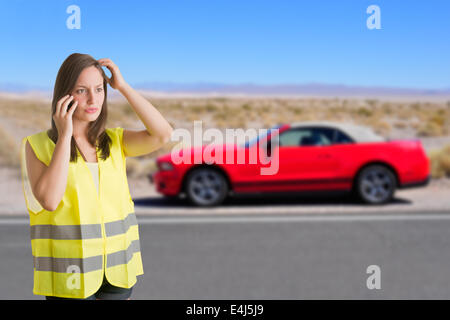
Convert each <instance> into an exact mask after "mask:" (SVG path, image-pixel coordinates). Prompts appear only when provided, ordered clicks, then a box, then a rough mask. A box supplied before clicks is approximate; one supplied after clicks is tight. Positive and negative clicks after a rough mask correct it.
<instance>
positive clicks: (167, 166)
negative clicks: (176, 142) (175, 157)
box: [158, 162, 173, 171]
mask: <svg viewBox="0 0 450 320" xmlns="http://www.w3.org/2000/svg"><path fill="white" fill-rule="evenodd" d="M158 167H159V170H166V171H167V170H173V165H172V164H171V163H170V162H159V163H158Z"/></svg>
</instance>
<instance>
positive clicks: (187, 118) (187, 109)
mask: <svg viewBox="0 0 450 320" xmlns="http://www.w3.org/2000/svg"><path fill="white" fill-rule="evenodd" d="M147 99H148V100H149V101H150V102H151V103H152V104H153V105H154V106H155V107H156V108H157V109H158V110H159V111H160V112H161V113H162V114H163V116H164V117H166V119H167V120H168V121H169V122H170V123H171V125H172V126H173V128H174V129H177V128H185V129H188V130H189V131H192V130H193V124H194V121H195V120H202V121H203V123H202V126H203V129H207V128H218V129H219V130H222V131H223V130H225V128H243V129H244V130H245V129H249V128H254V129H260V128H269V127H271V126H273V125H275V124H278V123H291V122H298V121H305V120H328V121H339V122H352V123H356V124H360V125H364V126H368V127H370V128H372V129H373V130H374V131H376V132H377V133H379V134H381V135H382V136H384V137H386V138H388V139H411V138H417V139H420V140H421V142H422V144H423V146H424V148H425V150H426V152H427V154H428V155H429V158H430V160H431V165H432V177H433V179H432V181H431V183H430V185H429V186H428V187H426V188H420V189H411V190H404V191H399V192H398V193H397V195H398V196H399V197H401V198H402V197H403V198H405V197H406V198H407V199H410V200H411V201H412V202H413V203H414V204H415V205H416V208H419V209H420V208H422V207H423V208H427V207H429V206H432V207H433V208H435V209H445V210H447V209H450V205H449V204H448V203H449V201H448V200H446V195H448V191H450V182H449V181H450V178H449V177H450V121H449V119H450V101H426V100H418V101H411V100H409V101H407V100H405V101H398V100H383V99H354V98H349V99H344V98H314V97H309V98H308V97H302V98H267V97H263V98H255V97H173V98H171V97H156V98H155V97H151V96H150V97H147ZM50 112H51V100H50V99H49V98H48V97H42V96H37V95H34V96H33V95H30V96H26V97H24V96H21V95H8V96H7V95H0V133H2V137H3V139H2V140H1V141H0V177H1V179H0V214H26V207H25V202H24V196H23V191H22V185H21V180H20V161H19V160H20V153H19V149H20V148H19V147H20V142H21V140H22V139H23V137H25V136H27V135H30V134H33V133H37V132H39V131H42V130H46V129H48V128H50V126H51V115H50ZM116 126H121V127H124V128H126V129H131V130H139V129H143V128H145V127H144V125H143V124H142V123H141V122H140V120H139V118H138V116H137V115H136V114H135V112H134V111H133V109H132V107H131V106H130V105H129V104H128V103H127V101H125V100H123V99H112V100H110V101H109V102H108V123H107V127H116ZM174 144H175V143H172V142H170V143H168V144H167V145H166V146H165V147H163V148H162V149H160V150H158V151H156V152H153V153H151V154H149V155H146V156H142V157H135V158H127V175H128V179H129V180H128V182H129V186H130V192H131V195H132V197H133V199H135V198H145V197H158V195H157V193H156V192H155V190H154V187H153V185H151V184H150V183H149V181H148V180H147V178H146V175H147V174H148V173H150V172H152V171H153V170H155V163H154V160H155V159H156V157H157V156H159V155H162V154H164V153H168V152H170V150H171V148H172V147H173V146H174ZM417 206H418V207H417Z"/></svg>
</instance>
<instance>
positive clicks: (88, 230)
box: [31, 213, 137, 240]
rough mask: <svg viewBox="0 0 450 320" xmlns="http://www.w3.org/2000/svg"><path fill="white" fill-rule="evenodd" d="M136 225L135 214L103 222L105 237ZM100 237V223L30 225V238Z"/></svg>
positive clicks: (77, 238) (124, 231)
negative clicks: (122, 218)
mask: <svg viewBox="0 0 450 320" xmlns="http://www.w3.org/2000/svg"><path fill="white" fill-rule="evenodd" d="M134 225H137V220H136V215H135V214H134V213H130V214H128V216H127V217H126V218H125V219H124V220H117V221H112V222H107V223H105V232H106V236H107V237H111V236H115V235H118V234H122V233H126V232H127V231H128V229H129V228H130V227H131V226H134ZM101 237H102V225H101V224H100V223H98V224H81V225H60V226H58V225H51V224H44V225H34V226H31V239H32V240H33V239H55V240H82V239H96V238H101Z"/></svg>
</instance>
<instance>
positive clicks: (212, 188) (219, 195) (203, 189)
mask: <svg viewBox="0 0 450 320" xmlns="http://www.w3.org/2000/svg"><path fill="white" fill-rule="evenodd" d="M185 191H186V196H187V198H188V199H189V201H190V202H191V203H192V204H194V205H196V206H215V205H218V204H220V203H222V202H223V201H224V200H225V198H226V196H227V193H228V184H227V181H226V180H225V177H224V176H223V174H222V173H220V172H219V171H217V170H214V169H211V168H199V169H195V170H194V171H192V172H190V173H189V174H188V176H187V177H186V187H185Z"/></svg>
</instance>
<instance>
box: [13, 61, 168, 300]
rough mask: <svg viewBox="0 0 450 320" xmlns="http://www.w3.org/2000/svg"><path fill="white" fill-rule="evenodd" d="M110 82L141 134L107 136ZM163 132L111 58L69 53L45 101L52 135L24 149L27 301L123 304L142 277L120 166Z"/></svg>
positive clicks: (111, 132) (28, 141) (162, 123)
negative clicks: (29, 268)
mask: <svg viewBox="0 0 450 320" xmlns="http://www.w3.org/2000/svg"><path fill="white" fill-rule="evenodd" d="M102 67H106V68H108V69H109V70H110V72H111V78H108V77H107V76H106V75H105V73H104V71H103V69H102ZM108 83H109V85H110V86H111V87H112V88H113V89H116V90H118V91H119V92H120V93H121V94H122V95H123V96H124V97H125V98H126V99H127V100H128V102H129V104H130V105H131V107H132V108H133V110H134V111H135V112H136V114H137V115H138V117H139V118H140V120H141V121H142V122H143V124H144V125H145V127H146V130H142V131H131V130H124V129H123V128H121V127H117V128H109V129H107V128H105V124H106V119H107V111H108V107H107V102H106V97H107V84H108ZM171 133H172V127H171V126H170V125H169V123H168V122H167V121H166V120H165V119H164V118H163V116H162V115H161V114H160V113H159V112H158V111H157V110H156V109H155V108H154V107H153V106H152V104H150V103H149V102H148V101H147V100H146V99H144V98H143V97H142V96H141V95H139V94H138V93H137V92H136V91H135V90H134V89H133V88H131V87H130V86H129V85H128V84H127V83H126V82H125V80H124V78H123V77H122V75H121V73H120V71H119V68H118V67H117V66H116V65H115V64H114V63H113V62H112V61H111V60H110V59H99V60H98V61H97V60H95V59H94V58H92V57H91V56H90V55H87V54H79V53H74V54H72V55H70V56H69V57H68V58H67V59H66V60H65V61H64V62H63V64H62V66H61V67H60V69H59V71H58V75H57V77H56V82H55V87H54V92H53V101H52V128H51V129H49V130H47V131H42V132H39V133H37V134H34V135H31V136H28V137H25V138H24V139H23V141H22V178H23V189H24V194H25V201H26V204H27V208H28V211H29V214H30V227H31V230H30V231H31V245H32V253H33V260H34V288H33V292H34V293H35V294H39V295H44V296H46V298H47V299H58V298H72V299H129V297H130V295H131V290H132V287H133V286H134V285H135V283H136V281H137V279H136V276H138V275H141V274H143V273H144V272H143V267H142V261H141V253H140V245H139V232H138V225H137V221H136V216H135V214H134V203H133V201H132V199H131V196H130V192H129V188H128V182H127V177H126V161H125V157H136V156H141V155H145V154H148V153H150V152H152V151H155V150H157V149H159V148H161V147H162V146H163V145H164V144H165V143H166V142H168V141H169V139H170V135H171Z"/></svg>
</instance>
